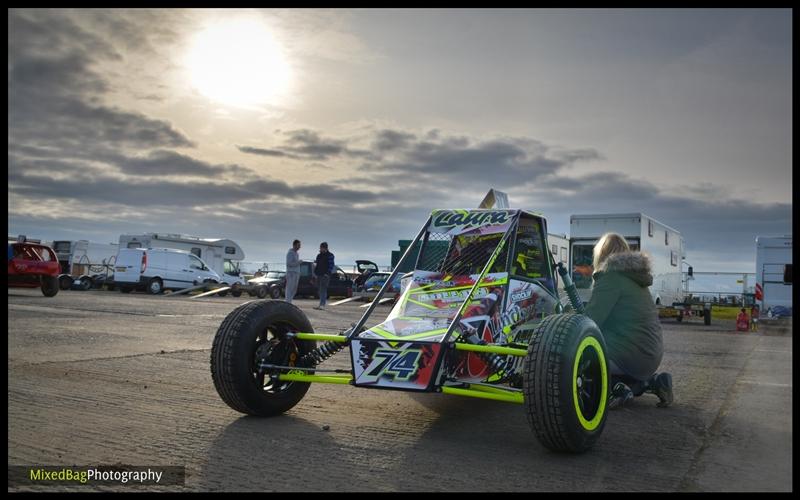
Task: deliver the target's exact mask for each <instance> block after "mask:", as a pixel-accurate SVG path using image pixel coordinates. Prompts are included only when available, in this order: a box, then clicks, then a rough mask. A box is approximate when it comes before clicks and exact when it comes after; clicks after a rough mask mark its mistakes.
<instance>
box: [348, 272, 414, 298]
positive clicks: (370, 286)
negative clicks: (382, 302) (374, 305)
mask: <svg viewBox="0 0 800 500" xmlns="http://www.w3.org/2000/svg"><path fill="white" fill-rule="evenodd" d="M391 275H392V273H387V272H383V271H376V272H373V273H371V274H370V276H369V278H367V280H366V281H365V282H364V286H363V287H362V288H361V290H356V291H355V292H354V295H355V296H358V297H362V298H365V299H367V300H372V299H374V298H375V296H376V295H378V292H379V291H380V289H381V287H383V284H384V283H386V280H387V279H389V276H391ZM402 278H403V275H402V274H398V275H397V276H396V277H395V279H394V281H392V284H391V285H390V286H389V288H388V289H387V290H386V295H385V297H395V298H396V297H397V296H399V295H400V290H401V284H400V281H401V280H402Z"/></svg>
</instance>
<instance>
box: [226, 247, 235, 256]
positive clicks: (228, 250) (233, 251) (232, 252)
mask: <svg viewBox="0 0 800 500" xmlns="http://www.w3.org/2000/svg"><path fill="white" fill-rule="evenodd" d="M225 253H226V254H229V255H234V254H235V253H236V248H234V247H225Z"/></svg>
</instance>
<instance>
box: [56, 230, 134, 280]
mask: <svg viewBox="0 0 800 500" xmlns="http://www.w3.org/2000/svg"><path fill="white" fill-rule="evenodd" d="M52 248H53V250H55V252H56V256H57V258H58V262H59V265H60V266H61V275H60V276H59V278H58V282H59V286H60V287H61V289H62V290H66V289H68V288H77V289H80V290H88V289H89V288H91V287H92V279H91V278H90V276H91V275H95V276H99V277H100V278H102V282H103V283H106V282H107V281H108V280H109V278H110V277H111V275H112V274H113V272H114V271H113V266H114V261H115V260H116V258H117V253H118V252H119V245H118V244H116V243H96V242H93V241H89V240H54V241H53V244H52ZM98 283H100V281H98Z"/></svg>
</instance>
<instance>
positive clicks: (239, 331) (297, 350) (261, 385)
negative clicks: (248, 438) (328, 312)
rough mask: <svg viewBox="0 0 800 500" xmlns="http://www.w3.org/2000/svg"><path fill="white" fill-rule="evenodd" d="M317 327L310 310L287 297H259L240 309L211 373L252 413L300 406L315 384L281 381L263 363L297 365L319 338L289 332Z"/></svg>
mask: <svg viewBox="0 0 800 500" xmlns="http://www.w3.org/2000/svg"><path fill="white" fill-rule="evenodd" d="M313 331H314V330H313V329H312V328H311V323H310V322H309V321H308V318H307V317H306V315H305V314H303V312H302V311H301V310H300V309H298V308H297V307H296V306H294V305H292V304H288V303H286V302H280V301H271V300H259V301H253V302H247V303H245V304H242V305H241V306H239V307H237V308H236V309H234V310H233V311H232V312H231V313H230V314H229V315H228V316H227V317H226V318H225V320H224V321H223V322H222V324H221V325H220V327H219V330H217V334H216V336H215V337H214V344H213V346H212V348H211V377H212V379H213V380H214V387H215V388H216V389H217V393H218V394H219V396H220V397H221V398H222V400H223V401H225V403H227V405H228V406H230V407H231V408H233V409H234V410H236V411H239V412H242V413H246V414H249V415H258V416H271V415H277V414H280V413H283V412H285V411H287V410H289V409H290V408H292V407H294V406H295V405H296V404H297V403H298V402H299V401H300V400H301V399H302V398H303V396H304V395H305V393H306V391H308V388H309V386H310V384H308V383H303V382H281V381H280V380H276V378H277V376H275V374H274V373H275V372H273V373H268V372H265V371H264V370H262V369H260V367H259V364H260V363H261V362H267V363H269V364H274V365H280V366H295V364H296V363H297V362H298V360H299V359H300V358H301V357H302V356H304V355H305V354H307V353H308V352H310V351H311V350H313V349H314V348H315V347H316V342H314V341H302V340H297V339H294V338H287V336H286V333H287V332H313Z"/></svg>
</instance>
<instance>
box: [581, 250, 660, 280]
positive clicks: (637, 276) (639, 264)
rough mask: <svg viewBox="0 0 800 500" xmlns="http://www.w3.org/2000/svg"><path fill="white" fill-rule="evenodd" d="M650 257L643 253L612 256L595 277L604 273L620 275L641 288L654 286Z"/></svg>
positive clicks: (599, 267) (597, 271)
mask: <svg viewBox="0 0 800 500" xmlns="http://www.w3.org/2000/svg"><path fill="white" fill-rule="evenodd" d="M652 268H653V267H652V264H651V263H650V257H649V256H647V255H646V254H643V253H641V252H620V253H615V254H612V255H610V256H609V257H608V258H607V259H606V260H605V261H604V262H602V263H601V264H600V265H599V266H598V268H597V269H596V270H595V273H594V275H593V277H594V278H595V279H597V278H598V275H600V274H602V273H620V274H623V275H625V276H627V277H628V278H630V279H631V280H633V281H634V282H635V283H637V284H638V285H639V286H642V287H648V286H650V285H652V284H653V272H652Z"/></svg>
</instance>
